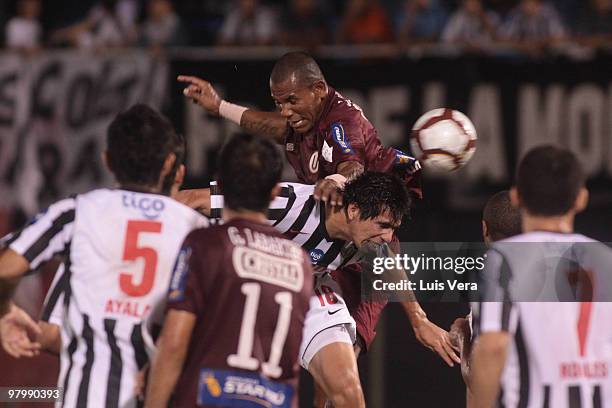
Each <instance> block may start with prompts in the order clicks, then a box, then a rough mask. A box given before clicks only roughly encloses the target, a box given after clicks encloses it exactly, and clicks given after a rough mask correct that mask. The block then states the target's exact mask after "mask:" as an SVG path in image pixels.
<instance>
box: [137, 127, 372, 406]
mask: <svg viewBox="0 0 612 408" xmlns="http://www.w3.org/2000/svg"><path fill="white" fill-rule="evenodd" d="M219 163H220V168H219V172H218V183H219V185H220V187H222V188H223V190H224V193H225V195H224V211H223V219H224V224H223V225H219V226H214V227H212V228H210V229H207V230H197V231H194V232H193V233H192V234H190V235H189V236H188V237H187V238H186V239H185V242H184V244H183V248H182V250H181V253H180V254H179V257H178V258H177V262H176V265H175V269H174V275H173V278H172V280H171V285H170V289H169V295H168V307H167V308H168V311H167V316H166V319H165V322H164V328H163V331H162V334H161V337H160V340H159V352H158V355H157V357H156V358H155V360H154V362H153V365H152V369H151V377H150V383H149V386H148V393H147V398H146V406H147V407H158V406H159V407H166V406H168V402H169V400H170V398H171V394H172V393H173V391H174V399H173V404H174V405H175V406H180V407H188V406H240V407H253V408H255V407H297V382H298V374H299V365H298V355H299V348H300V343H301V339H302V330H303V327H304V319H305V315H306V312H307V310H308V304H309V301H310V298H311V292H312V288H313V272H312V267H311V265H310V260H309V257H308V255H307V254H306V253H305V252H304V250H303V249H302V248H301V247H300V246H299V245H298V244H296V243H294V242H292V241H291V240H288V239H286V238H284V237H283V236H282V235H281V234H280V233H279V232H277V231H276V230H274V228H273V227H271V226H270V225H268V223H267V222H266V215H265V212H266V210H267V208H268V205H269V203H270V200H271V198H273V197H274V196H275V195H276V194H277V193H278V192H279V187H278V184H277V183H278V182H279V179H280V175H281V171H282V160H281V158H280V156H279V154H278V152H277V151H276V148H275V147H274V145H273V144H272V143H271V142H270V141H268V140H266V139H263V138H259V137H256V136H245V137H235V138H233V139H232V140H231V141H230V142H229V143H228V144H227V145H226V147H225V148H224V150H223V151H222V153H221V156H220V162H219ZM346 346H347V348H348V353H349V355H350V353H352V351H351V348H350V345H346ZM350 391H351V392H353V394H352V395H349V399H348V400H346V401H344V404H342V401H336V402H337V403H338V402H340V404H338V405H337V406H346V407H359V406H363V395H362V392H361V389H360V388H359V385H358V382H357V389H351V390H350ZM347 395H348V394H347Z"/></svg>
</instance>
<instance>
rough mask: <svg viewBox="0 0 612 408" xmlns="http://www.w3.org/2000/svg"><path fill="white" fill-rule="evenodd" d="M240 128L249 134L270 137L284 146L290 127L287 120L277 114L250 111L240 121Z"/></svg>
mask: <svg viewBox="0 0 612 408" xmlns="http://www.w3.org/2000/svg"><path fill="white" fill-rule="evenodd" d="M240 127H242V128H243V129H244V130H246V131H247V132H249V133H252V134H255V135H258V136H263V137H268V138H271V139H273V140H274V141H275V142H276V143H278V144H284V143H285V138H286V136H287V132H288V131H289V125H288V124H287V120H286V119H285V118H283V117H282V116H281V115H280V114H279V113H276V112H262V111H257V110H253V109H249V110H247V111H245V112H244V114H243V115H242V118H241V119H240Z"/></svg>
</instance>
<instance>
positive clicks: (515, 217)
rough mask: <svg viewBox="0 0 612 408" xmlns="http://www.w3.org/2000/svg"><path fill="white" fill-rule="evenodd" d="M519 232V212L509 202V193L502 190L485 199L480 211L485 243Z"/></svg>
mask: <svg viewBox="0 0 612 408" xmlns="http://www.w3.org/2000/svg"><path fill="white" fill-rule="evenodd" d="M520 233H521V212H520V211H519V209H518V208H516V207H514V206H513V205H512V203H511V202H510V193H509V192H508V190H503V191H500V192H498V193H496V194H495V195H493V196H492V197H491V198H489V200H488V201H487V204H486V205H485V207H484V210H483V212H482V236H483V239H484V241H485V243H486V244H487V245H489V244H490V243H491V242H494V241H499V240H500V239H504V238H508V237H511V236H513V235H518V234H520Z"/></svg>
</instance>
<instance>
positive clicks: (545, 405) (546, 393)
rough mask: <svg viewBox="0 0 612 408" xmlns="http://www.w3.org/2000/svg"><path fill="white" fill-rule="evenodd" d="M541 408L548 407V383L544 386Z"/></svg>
mask: <svg viewBox="0 0 612 408" xmlns="http://www.w3.org/2000/svg"><path fill="white" fill-rule="evenodd" d="M542 408H550V385H545V386H544V403H543V404H542Z"/></svg>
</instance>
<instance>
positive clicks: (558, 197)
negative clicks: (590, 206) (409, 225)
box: [469, 146, 612, 408]
mask: <svg viewBox="0 0 612 408" xmlns="http://www.w3.org/2000/svg"><path fill="white" fill-rule="evenodd" d="M516 182H517V184H516V187H514V188H513V189H512V190H511V192H510V195H511V199H512V201H513V203H514V204H515V205H518V206H519V208H520V210H521V219H522V229H523V231H524V233H523V234H520V235H517V236H514V237H511V238H508V239H505V240H501V241H498V242H495V243H494V244H493V245H492V247H491V250H490V251H489V252H488V259H487V266H486V268H485V270H484V272H483V275H484V276H483V277H484V279H483V282H481V283H482V285H483V286H484V287H483V288H481V289H482V290H484V292H483V294H482V296H483V300H484V302H480V303H479V304H476V305H475V306H476V309H475V319H474V321H475V327H476V332H477V333H479V337H478V339H477V340H476V342H475V345H474V350H473V352H472V358H471V363H472V364H471V372H470V375H469V384H470V388H471V391H472V396H473V398H471V401H470V407H491V406H493V405H495V402H496V401H497V403H498V405H499V406H506V407H569V408H573V407H604V406H609V405H610V401H611V399H612V380H611V378H610V372H609V367H610V366H611V364H612V341H611V337H610V333H612V304H611V303H609V301H610V300H612V297H611V296H612V295H611V293H612V291H611V290H610V281H611V279H610V276H609V269H610V265H612V251H611V250H610V249H609V248H608V247H606V246H605V245H603V244H602V243H599V242H597V241H594V240H592V239H590V238H587V237H585V236H583V235H580V234H575V233H574V232H573V223H574V216H575V214H576V213H578V212H580V211H582V210H583V209H584V208H585V207H586V203H587V199H588V193H587V190H586V188H585V186H584V182H585V177H584V174H583V172H582V169H581V166H580V164H579V162H578V159H577V158H576V156H575V155H573V154H572V153H571V152H569V151H567V150H564V149H560V148H557V147H553V146H542V147H538V148H535V149H533V150H532V151H530V152H529V153H527V155H526V156H525V157H524V158H523V160H522V161H521V163H520V164H519V166H518V172H517V180H516Z"/></svg>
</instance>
